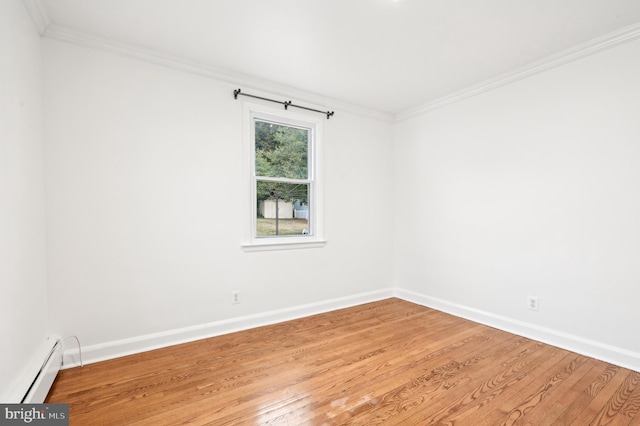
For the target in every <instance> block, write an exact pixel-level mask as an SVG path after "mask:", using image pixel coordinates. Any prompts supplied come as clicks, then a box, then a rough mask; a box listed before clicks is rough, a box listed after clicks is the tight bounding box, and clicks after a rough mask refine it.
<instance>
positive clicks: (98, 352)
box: [63, 289, 394, 368]
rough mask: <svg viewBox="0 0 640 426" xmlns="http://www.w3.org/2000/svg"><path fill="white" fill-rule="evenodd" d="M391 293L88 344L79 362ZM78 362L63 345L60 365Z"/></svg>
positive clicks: (75, 354) (76, 354) (391, 292)
mask: <svg viewBox="0 0 640 426" xmlns="http://www.w3.org/2000/svg"><path fill="white" fill-rule="evenodd" d="M393 296H394V290H393V289H385V290H378V291H373V292H368V293H361V294H357V295H353V296H347V297H341V298H337V299H331V300H325V301H322V302H317V303H310V304H306V305H300V306H294V307H291V308H286V309H280V310H276V311H268V312H262V313H259V314H255V315H247V316H243V317H236V318H230V319H227V320H223V321H216V322H211V323H207V324H200V325H196V326H191V327H185V328H180V329H174V330H168V331H163V332H160V333H153V334H147V335H143V336H137V337H133V338H129V339H122V340H116V341H112V342H106V343H101V344H96V345H90V346H86V347H83V348H82V363H83V364H91V363H94V362H99V361H105V360H108V359H113V358H118V357H121V356H125V355H131V354H135V353H140V352H146V351H150V350H153V349H158V348H163V347H167V346H172V345H177V344H180V343H187V342H192V341H195V340H200V339H206V338H208V337H214V336H220V335H223V334H229V333H234V332H236V331H242V330H248V329H250V328H255V327H262V326H265V325H270V324H276V323H279V322H283V321H289V320H293V319H298V318H303V317H307V316H310V315H315V314H320V313H324V312H329V311H334V310H337V309H343V308H349V307H352V306H357V305H361V304H363V303H369V302H375V301H378V300H383V299H388V298H390V297H393ZM79 365H80V356H79V350H78V348H74V347H70V348H65V351H64V364H63V368H71V367H77V366H79Z"/></svg>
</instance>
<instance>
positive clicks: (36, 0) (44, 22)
mask: <svg viewBox="0 0 640 426" xmlns="http://www.w3.org/2000/svg"><path fill="white" fill-rule="evenodd" d="M22 3H24V6H25V7H26V8H27V11H28V12H29V15H30V16H31V20H32V21H33V23H34V25H35V26H36V29H37V30H38V33H39V34H40V36H43V35H44V34H45V33H46V32H47V29H48V28H49V27H50V26H51V19H50V18H49V13H48V12H47V9H45V7H44V5H43V4H42V0H22Z"/></svg>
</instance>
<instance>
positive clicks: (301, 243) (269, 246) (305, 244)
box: [242, 237, 327, 253]
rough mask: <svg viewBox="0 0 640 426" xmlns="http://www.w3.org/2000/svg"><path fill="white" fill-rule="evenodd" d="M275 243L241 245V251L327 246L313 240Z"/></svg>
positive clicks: (320, 241)
mask: <svg viewBox="0 0 640 426" xmlns="http://www.w3.org/2000/svg"><path fill="white" fill-rule="evenodd" d="M288 238H289V237H287V239H285V240H281V241H277V242H275V241H274V242H264V243H263V242H260V241H258V242H256V243H252V244H243V245H242V250H244V251H245V252H247V253H251V252H255V251H274V250H293V249H309V248H322V247H324V246H326V245H327V242H326V241H325V240H314V241H298V240H296V241H291V240H289V239H288ZM265 239H266V240H268V241H271V239H269V238H265Z"/></svg>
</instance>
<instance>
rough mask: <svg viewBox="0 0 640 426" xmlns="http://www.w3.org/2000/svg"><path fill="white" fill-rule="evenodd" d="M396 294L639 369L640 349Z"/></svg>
mask: <svg viewBox="0 0 640 426" xmlns="http://www.w3.org/2000/svg"><path fill="white" fill-rule="evenodd" d="M395 296H396V297H398V298H400V299H403V300H406V301H408V302H413V303H416V304H418V305H422V306H426V307H429V308H433V309H436V310H438V311H442V312H446V313H448V314H451V315H455V316H457V317H461V318H466V319H468V320H471V321H474V322H477V323H480V324H484V325H488V326H490V327H494V328H497V329H500V330H504V331H507V332H509V333H513V334H517V335H519V336H523V337H527V338H530V339H533V340H537V341H539V342H543V343H546V344H549V345H552V346H556V347H559V348H562V349H566V350H569V351H571V352H576V353H579V354H582V355H585V356H589V357H591V358H596V359H599V360H601V361H605V362H608V363H611V364H615V365H618V366H620V367H624V368H628V369H630V370H634V371H638V372H640V353H637V352H632V351H629V350H626V349H624V348H620V347H616V346H611V345H607V344H604V343H600V342H596V341H594V340H590V339H586V338H583V337H580V336H576V335H572V334H568V333H563V332H560V331H557V330H553V329H550V328H546V327H540V326H538V325H535V324H531V323H527V322H524V321H518V320H515V319H512V318H507V317H503V316H500V315H495V314H492V313H489V312H485V311H481V310H478V309H473V308H470V307H467V306H463V305H459V304H456V303H451V302H448V301H446V300H442V299H438V298H435V297H430V296H427V295H424V294H420V293H416V292H413V291H410V290H404V289H396V290H395Z"/></svg>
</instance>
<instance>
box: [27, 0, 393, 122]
mask: <svg viewBox="0 0 640 426" xmlns="http://www.w3.org/2000/svg"><path fill="white" fill-rule="evenodd" d="M26 1H29V0H26ZM44 37H46V38H49V39H52V40H57V41H63V42H66V43H70V44H75V45H77V46H82V47H88V48H91V49H96V50H101V51H103V52H108V53H114V54H117V55H121V56H127V57H130V58H134V59H137V60H140V61H143V62H148V63H151V64H155V65H161V66H164V67H167V68H172V69H175V70H179V71H184V72H189V73H193V74H197V75H201V76H204V77H209V78H213V79H215V80H219V81H223V82H227V83H232V84H234V85H238V86H242V90H243V91H244V90H245V89H248V90H247V91H249V90H264V91H267V92H271V93H274V94H277V95H278V97H282V98H283V100H284V99H295V101H296V103H298V102H300V103H303V102H304V103H308V104H312V105H309V107H313V108H316V109H319V110H335V111H341V113H345V112H348V113H352V114H356V115H359V116H363V117H368V118H374V119H376V120H381V121H385V122H388V123H393V115H392V114H388V113H383V112H380V111H374V110H372V109H368V108H365V107H361V106H358V105H354V104H350V103H346V102H343V101H340V100H338V99H334V98H329V97H325V96H322V95H318V94H316V93H311V92H307V91H303V90H299V89H295V88H292V87H289V86H286V85H283V84H278V83H274V82H272V81H269V80H265V79H262V78H259V77H253V76H249V75H246V74H240V73H234V72H231V71H227V70H225V69H222V68H217V67H213V66H211V65H207V64H204V63H200V62H195V61H191V60H188V59H186V58H183V57H179V56H173V55H169V54H166V53H162V52H158V51H155V50H151V49H143V48H141V47H137V46H134V45H130V44H126V43H122V42H119V41H114V40H110V39H107V38H102V37H97V36H94V35H89V34H86V33H83V32H80V31H75V30H71V29H69V28H66V27H63V26H60V25H57V24H55V23H53V24H50V25H49V26H48V27H47V29H46V31H45V33H44ZM231 95H232V93H230V94H229V97H231ZM327 105H331V107H328V106H327ZM336 116H337V115H336ZM332 119H335V117H332Z"/></svg>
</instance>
